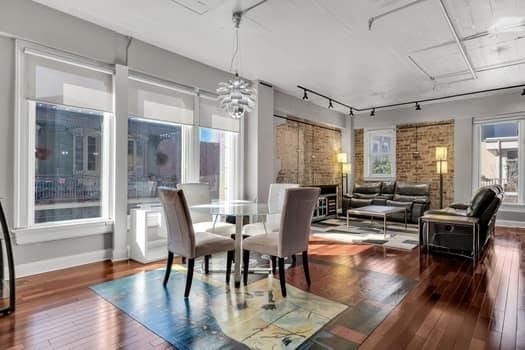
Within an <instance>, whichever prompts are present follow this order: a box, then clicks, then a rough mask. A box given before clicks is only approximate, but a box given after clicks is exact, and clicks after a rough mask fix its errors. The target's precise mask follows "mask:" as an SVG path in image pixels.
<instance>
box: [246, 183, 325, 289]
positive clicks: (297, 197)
mask: <svg viewBox="0 0 525 350" xmlns="http://www.w3.org/2000/svg"><path fill="white" fill-rule="evenodd" d="M320 192H321V190H320V189H319V188H315V187H300V188H290V189H287V190H286V194H285V197H284V205H283V212H282V215H281V223H280V226H279V230H278V231H277V232H270V233H266V234H262V235H256V236H252V237H248V238H246V239H245V240H244V241H243V264H244V274H243V282H244V285H246V284H247V282H248V264H249V261H250V251H254V252H258V253H260V254H268V255H270V256H276V257H277V259H278V261H279V281H280V284H281V293H282V295H283V297H286V279H285V274H284V258H285V257H287V256H290V255H292V256H293V255H295V254H296V253H302V255H303V268H304V275H305V277H306V282H307V283H308V285H310V283H311V282H310V272H309V270H308V237H309V236H310V225H311V223H312V215H313V211H314V208H315V205H316V203H317V199H318V197H319V193H320Z"/></svg>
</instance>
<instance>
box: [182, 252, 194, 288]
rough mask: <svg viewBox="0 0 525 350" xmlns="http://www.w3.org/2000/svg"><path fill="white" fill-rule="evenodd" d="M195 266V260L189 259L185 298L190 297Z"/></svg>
mask: <svg viewBox="0 0 525 350" xmlns="http://www.w3.org/2000/svg"><path fill="white" fill-rule="evenodd" d="M194 266H195V259H193V258H192V259H188V272H187V273H186V289H185V290H184V298H187V297H188V296H189V295H190V289H191V282H192V281H193V267H194Z"/></svg>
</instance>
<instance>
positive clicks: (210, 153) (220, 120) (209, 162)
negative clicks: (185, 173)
mask: <svg viewBox="0 0 525 350" xmlns="http://www.w3.org/2000/svg"><path fill="white" fill-rule="evenodd" d="M199 110H200V118H199V120H200V126H201V127H200V129H199V141H200V147H199V149H200V162H199V175H200V179H199V181H200V182H205V183H208V184H209V185H210V191H211V197H212V198H214V199H221V200H232V199H237V198H238V197H237V196H238V189H239V188H238V183H239V181H238V174H239V163H240V162H239V151H238V150H239V132H240V129H241V124H240V121H239V120H237V119H233V118H230V117H229V116H227V115H226V114H225V113H224V112H223V111H222V109H220V107H219V106H218V103H217V101H216V99H215V98H214V97H212V96H210V95H206V94H201V96H200V98H199Z"/></svg>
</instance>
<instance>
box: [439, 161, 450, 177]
mask: <svg viewBox="0 0 525 350" xmlns="http://www.w3.org/2000/svg"><path fill="white" fill-rule="evenodd" d="M436 172H437V173H438V174H446V173H447V172H448V163H447V161H446V160H438V161H437V162H436Z"/></svg>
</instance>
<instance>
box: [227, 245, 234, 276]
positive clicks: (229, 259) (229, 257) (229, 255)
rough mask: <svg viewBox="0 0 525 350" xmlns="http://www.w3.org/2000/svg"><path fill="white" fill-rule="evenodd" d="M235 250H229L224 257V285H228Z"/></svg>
mask: <svg viewBox="0 0 525 350" xmlns="http://www.w3.org/2000/svg"><path fill="white" fill-rule="evenodd" d="M234 254H235V250H229V251H228V253H227V255H226V284H230V275H231V273H232V263H233V256H234Z"/></svg>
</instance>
